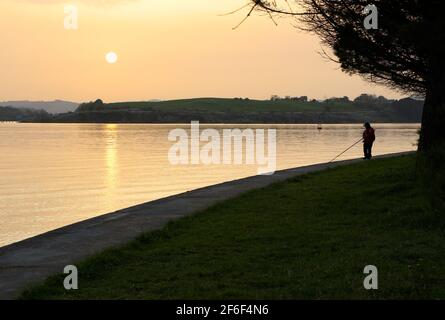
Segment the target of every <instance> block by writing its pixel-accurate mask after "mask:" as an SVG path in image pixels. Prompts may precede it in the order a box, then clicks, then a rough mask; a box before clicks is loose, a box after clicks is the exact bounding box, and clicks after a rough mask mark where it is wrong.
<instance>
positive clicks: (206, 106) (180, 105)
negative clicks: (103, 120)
mask: <svg viewBox="0 0 445 320" xmlns="http://www.w3.org/2000/svg"><path fill="white" fill-rule="evenodd" d="M327 107H329V110H330V111H331V112H332V111H351V110H360V109H361V108H360V107H357V106H354V105H352V104H338V103H330V104H324V103H310V102H295V101H287V100H279V101H269V100H240V99H222V98H199V99H182V100H170V101H159V102H149V101H148V102H147V101H141V102H118V103H110V104H107V105H106V107H105V108H106V109H107V110H128V109H131V110H135V109H136V110H163V111H214V112H229V111H230V112H303V111H314V112H323V111H326V110H327V109H326V108H327Z"/></svg>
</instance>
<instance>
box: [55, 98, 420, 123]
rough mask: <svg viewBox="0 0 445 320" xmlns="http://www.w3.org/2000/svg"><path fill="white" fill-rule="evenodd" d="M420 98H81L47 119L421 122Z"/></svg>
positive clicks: (105, 120)
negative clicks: (72, 107) (66, 110)
mask: <svg viewBox="0 0 445 320" xmlns="http://www.w3.org/2000/svg"><path fill="white" fill-rule="evenodd" d="M422 110H423V101H421V100H416V99H412V98H406V99H401V100H388V99H386V98H384V97H377V96H372V95H367V94H363V95H361V96H359V97H358V98H356V99H355V100H353V101H351V100H349V98H348V97H341V98H330V99H326V100H324V101H317V100H310V101H309V100H308V98H307V97H294V98H291V97H287V98H279V97H276V96H274V97H273V98H272V99H271V100H251V99H246V98H234V99H223V98H197V99H183V100H170V101H141V102H119V103H108V104H107V103H103V101H102V100H100V99H98V100H96V101H95V102H88V103H82V104H81V105H79V107H78V108H77V109H76V110H75V112H70V113H63V114H58V115H54V116H51V117H49V118H48V120H47V122H89V123H188V122H190V121H192V120H198V121H200V122H203V123H360V122H364V121H370V122H380V123H383V122H386V123H390V122H394V123H418V122H421V117H422Z"/></svg>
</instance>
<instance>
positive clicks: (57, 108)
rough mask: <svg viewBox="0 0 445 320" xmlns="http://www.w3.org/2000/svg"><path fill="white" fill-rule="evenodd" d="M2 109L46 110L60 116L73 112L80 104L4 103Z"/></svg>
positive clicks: (65, 102)
mask: <svg viewBox="0 0 445 320" xmlns="http://www.w3.org/2000/svg"><path fill="white" fill-rule="evenodd" d="M0 106H1V107H14V108H23V109H34V110H45V111H46V112H48V113H53V114H58V113H66V112H72V111H74V110H76V108H77V107H78V106H79V104H78V103H75V102H69V101H63V100H54V101H3V102H0Z"/></svg>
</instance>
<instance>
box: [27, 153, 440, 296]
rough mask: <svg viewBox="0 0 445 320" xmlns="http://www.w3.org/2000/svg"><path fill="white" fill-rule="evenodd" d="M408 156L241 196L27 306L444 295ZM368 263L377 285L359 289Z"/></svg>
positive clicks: (55, 282)
mask: <svg viewBox="0 0 445 320" xmlns="http://www.w3.org/2000/svg"><path fill="white" fill-rule="evenodd" d="M414 167H415V158H414V157H401V158H394V159H386V160H375V161H370V162H364V163H362V164H358V165H352V166H347V167H342V168H338V169H333V170H328V171H325V172H320V173H315V174H310V175H306V176H301V177H297V178H294V179H291V180H289V181H287V182H283V183H278V184H275V185H273V186H270V187H267V188H264V189H259V190H255V191H252V192H248V193H246V194H244V195H242V196H240V197H238V198H236V199H233V200H230V201H226V202H223V203H221V204H218V205H216V206H213V207H212V208H209V209H207V210H205V211H203V212H200V213H198V214H196V215H194V216H191V217H187V218H183V219H180V220H178V221H175V222H172V223H170V224H168V226H167V227H165V228H164V229H163V230H161V231H158V232H152V233H148V234H146V235H144V236H142V237H139V238H138V239H137V240H135V241H133V242H131V243H129V244H128V245H126V246H123V247H121V248H118V249H112V250H107V251H105V252H103V253H101V254H99V255H97V256H95V257H92V258H90V259H87V260H86V261H83V262H81V263H79V264H77V266H78V268H79V287H80V288H79V290H77V291H65V290H64V289H63V286H62V280H63V275H57V276H53V277H51V278H50V279H48V280H47V281H46V282H45V283H44V284H42V285H40V286H36V287H34V288H31V289H30V290H27V291H26V292H24V293H23V294H22V296H21V298H25V299H27V298H31V299H332V298H333V299H350V298H354V299H387V298H445V255H444V252H445V233H444V230H445V223H444V221H445V220H444V216H443V214H440V213H439V212H438V211H435V210H433V209H432V208H431V206H430V202H429V201H428V200H427V196H426V195H425V194H424V192H423V190H422V189H421V187H420V186H419V184H418V183H417V182H416V180H415V175H414ZM370 264H371V265H375V266H377V268H378V271H379V290H371V291H367V290H365V289H364V288H363V279H364V274H363V268H364V267H365V266H366V265H370Z"/></svg>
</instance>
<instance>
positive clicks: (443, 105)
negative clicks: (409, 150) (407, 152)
mask: <svg viewBox="0 0 445 320" xmlns="http://www.w3.org/2000/svg"><path fill="white" fill-rule="evenodd" d="M436 66H437V67H436V68H432V70H433V71H432V72H431V76H430V81H428V86H427V91H426V97H425V104H424V108H423V116H422V130H421V133H420V141H419V151H421V152H433V153H436V152H438V151H439V149H440V148H445V68H443V67H442V66H443V62H442V63H439V64H436ZM443 151H445V150H443ZM442 153H443V154H445V152H442ZM444 162H445V159H444Z"/></svg>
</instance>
